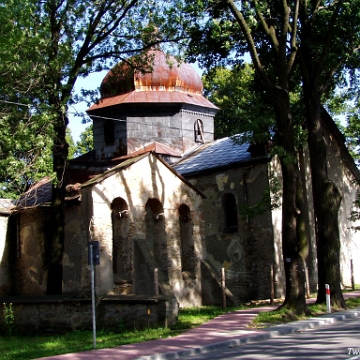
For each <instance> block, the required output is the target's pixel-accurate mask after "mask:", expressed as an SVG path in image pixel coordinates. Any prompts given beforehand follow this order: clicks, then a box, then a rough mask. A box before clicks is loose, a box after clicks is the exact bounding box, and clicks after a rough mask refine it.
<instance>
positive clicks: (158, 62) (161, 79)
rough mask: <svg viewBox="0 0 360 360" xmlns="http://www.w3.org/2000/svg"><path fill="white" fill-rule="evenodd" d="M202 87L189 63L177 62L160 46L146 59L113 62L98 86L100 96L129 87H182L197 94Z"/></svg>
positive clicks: (128, 90) (199, 79) (144, 88)
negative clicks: (111, 67) (161, 49)
mask: <svg viewBox="0 0 360 360" xmlns="http://www.w3.org/2000/svg"><path fill="white" fill-rule="evenodd" d="M130 63H135V66H130V65H129V64H130ZM141 63H142V64H147V65H141ZM139 64H140V65H139ZM132 65H133V64H132ZM202 90H203V84H202V81H201V78H200V76H199V74H198V73H197V72H196V70H195V69H194V68H193V67H192V66H191V65H190V64H186V63H179V62H178V61H177V60H176V59H175V58H174V57H173V56H167V55H166V54H165V53H163V52H162V51H160V50H150V51H149V52H148V53H147V54H146V58H145V59H144V58H142V59H140V58H138V59H137V58H135V57H134V58H132V59H130V60H129V62H121V63H119V64H117V65H115V66H114V68H113V69H111V70H110V71H109V72H108V74H107V75H106V76H105V78H104V79H103V81H102V83H101V86H100V92H101V98H102V99H105V98H109V97H113V96H118V95H123V94H127V93H130V92H132V91H181V92H185V93H188V94H194V95H195V94H198V95H200V94H201V93H202Z"/></svg>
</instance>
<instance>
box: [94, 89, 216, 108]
mask: <svg viewBox="0 0 360 360" xmlns="http://www.w3.org/2000/svg"><path fill="white" fill-rule="evenodd" d="M138 103H180V104H190V105H196V106H202V107H206V108H212V109H218V108H217V107H216V106H215V105H214V104H212V103H211V102H210V101H209V100H207V99H206V98H205V97H203V96H202V95H190V94H185V93H182V92H180V91H173V92H170V91H152V92H150V91H132V92H131V93H128V94H124V95H118V96H113V97H110V98H105V99H101V100H100V101H99V102H97V103H95V104H94V105H92V106H91V107H90V109H88V111H93V110H97V109H101V108H105V107H109V106H114V105H120V104H138Z"/></svg>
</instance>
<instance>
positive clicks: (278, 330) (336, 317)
mask: <svg viewBox="0 0 360 360" xmlns="http://www.w3.org/2000/svg"><path fill="white" fill-rule="evenodd" d="M357 317H360V308H356V309H351V310H345V311H340V312H337V313H333V314H327V315H322V316H319V317H314V318H310V319H306V320H300V321H295V322H291V323H287V324H283V325H276V326H272V327H269V328H267V329H264V330H263V333H261V334H257V335H250V336H245V337H241V338H235V339H231V340H227V341H222V342H218V343H214V344H209V345H205V346H202V347H194V348H190V349H186V350H178V351H171V352H166V353H161V354H153V355H147V356H141V357H139V358H137V359H135V360H172V359H181V358H183V357H189V356H194V355H199V354H205V353H209V352H211V351H214V350H221V349H224V348H229V347H236V346H240V345H244V344H250V343H254V342H258V341H264V340H268V339H271V338H274V337H277V336H281V335H288V334H291V333H295V332H301V331H304V330H308V329H315V328H318V327H320V326H325V325H330V324H335V323H337V322H340V321H344V320H349V319H355V318H357Z"/></svg>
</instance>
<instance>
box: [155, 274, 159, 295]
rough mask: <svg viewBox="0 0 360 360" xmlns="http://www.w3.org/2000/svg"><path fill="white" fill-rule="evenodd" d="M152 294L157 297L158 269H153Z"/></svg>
mask: <svg viewBox="0 0 360 360" xmlns="http://www.w3.org/2000/svg"><path fill="white" fill-rule="evenodd" d="M154 294H155V295H159V272H158V269H157V268H155V269H154Z"/></svg>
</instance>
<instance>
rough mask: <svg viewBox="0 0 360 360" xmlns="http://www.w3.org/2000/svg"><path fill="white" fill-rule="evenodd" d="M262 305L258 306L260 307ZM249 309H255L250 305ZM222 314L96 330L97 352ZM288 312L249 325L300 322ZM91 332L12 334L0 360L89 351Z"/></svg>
mask: <svg viewBox="0 0 360 360" xmlns="http://www.w3.org/2000/svg"><path fill="white" fill-rule="evenodd" d="M346 304H347V306H348V307H349V308H355V307H360V298H353V299H349V300H347V301H346ZM260 305H261V304H260ZM251 306H254V305H253V304H252V305H251ZM246 308H249V306H245V305H244V306H242V307H238V308H227V309H226V312H229V311H234V310H239V309H246ZM309 310H310V315H309V316H318V315H322V314H325V313H326V306H325V305H315V304H314V305H309ZM224 312H225V311H224V310H223V309H222V308H221V307H218V306H203V307H200V308H190V309H181V310H180V314H179V321H178V323H177V324H176V326H174V327H172V328H168V329H166V328H158V329H149V330H141V331H140V330H136V329H134V330H131V331H128V330H124V329H122V328H121V326H119V331H118V332H113V331H107V330H98V331H97V349H102V348H111V347H116V346H120V345H124V344H131V343H136V342H142V341H148V340H155V339H159V338H166V337H170V336H175V335H178V334H180V333H181V332H183V331H186V330H189V329H191V328H193V327H196V326H198V325H201V324H202V323H204V322H207V321H209V320H211V319H213V318H215V317H216V316H218V315H221V314H223V313H224ZM300 319H301V318H299V317H296V316H295V315H294V314H292V313H291V312H289V311H283V310H280V311H271V312H265V313H261V314H259V315H258V317H257V318H256V319H255V321H254V323H253V324H252V326H253V327H264V326H271V325H275V324H279V323H284V322H288V321H295V320H300ZM92 347H93V337H92V331H73V332H71V333H68V334H63V335H48V336H46V335H39V334H28V335H17V334H14V333H12V334H11V335H9V334H8V335H6V336H0V349H1V351H0V359H1V360H15V359H19V360H27V359H36V358H41V357H46V356H53V355H58V354H65V353H70V352H78V351H86V350H92Z"/></svg>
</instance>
